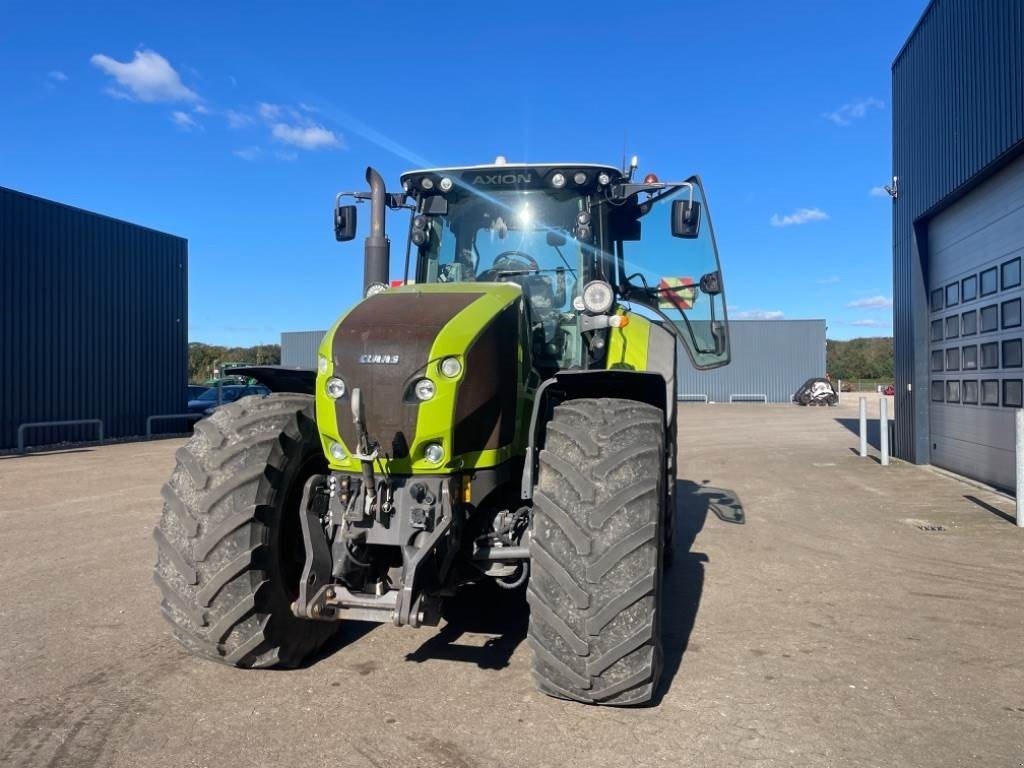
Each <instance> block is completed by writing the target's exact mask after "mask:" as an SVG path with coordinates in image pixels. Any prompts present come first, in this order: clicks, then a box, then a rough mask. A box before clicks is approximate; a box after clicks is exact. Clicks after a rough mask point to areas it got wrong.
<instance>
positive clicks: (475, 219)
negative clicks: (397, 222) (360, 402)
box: [401, 163, 729, 375]
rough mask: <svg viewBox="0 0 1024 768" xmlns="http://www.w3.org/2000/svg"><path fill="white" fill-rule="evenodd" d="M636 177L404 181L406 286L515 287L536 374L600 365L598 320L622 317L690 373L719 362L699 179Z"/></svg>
mask: <svg viewBox="0 0 1024 768" xmlns="http://www.w3.org/2000/svg"><path fill="white" fill-rule="evenodd" d="M631 175H632V171H631V170H630V171H627V172H626V173H623V172H622V171H620V170H618V169H616V168H614V167H611V166H605V165H588V164H574V163H556V164H541V165H531V164H507V163H502V164H496V165H488V166H471V167H464V168H438V169H430V170H421V171H411V172H408V173H405V174H403V175H402V177H401V182H402V188H403V190H404V194H405V195H406V199H407V201H408V204H409V205H410V206H411V207H412V208H413V209H414V215H413V217H412V221H411V227H410V236H409V242H410V249H411V253H410V256H409V257H408V258H407V261H406V273H405V281H407V282H412V281H414V282H415V283H417V284H445V283H481V282H510V283H515V284H517V285H519V286H520V287H521V288H522V291H523V294H524V297H525V298H526V307H527V312H528V315H529V323H530V332H531V344H530V349H531V352H532V355H533V364H534V365H535V367H536V368H537V369H538V371H540V372H541V373H542V375H543V374H545V373H554V372H555V371H558V370H563V369H571V368H581V367H582V368H592V367H595V366H600V365H601V363H602V361H603V359H604V353H605V349H606V344H605V342H606V339H605V338H604V336H605V334H604V333H603V330H604V329H605V328H607V326H602V324H601V322H600V321H595V319H594V318H595V317H598V316H600V315H606V314H609V313H611V314H614V313H618V312H623V311H626V310H634V311H638V312H640V313H641V314H642V315H643V316H645V317H648V318H651V319H652V320H654V321H655V322H658V323H660V324H662V325H663V326H664V327H665V328H667V329H669V330H670V332H672V333H673V334H674V335H676V336H677V337H678V338H679V340H680V341H682V342H683V345H684V347H685V348H686V349H687V351H688V352H689V354H690V357H691V359H692V361H693V364H694V365H695V366H696V367H697V368H701V369H705V368H714V367H718V366H720V365H724V364H725V363H727V362H728V359H729V350H728V340H727V338H726V327H727V325H726V314H725V301H724V293H723V285H722V278H721V273H720V271H719V265H718V252H717V247H716V244H715V238H714V232H713V230H712V226H711V220H710V215H709V213H708V210H707V206H706V204H705V200H704V194H703V189H702V186H701V182H700V179H699V178H697V177H691V178H689V179H687V180H686V181H683V182H677V183H676V182H673V183H662V182H660V181H659V180H658V179H657V177H655V176H654V175H653V174H651V175H648V176H647V178H645V179H644V181H643V182H642V183H633V182H632V181H631V179H630V177H631ZM616 298H618V299H620V300H621V302H616V301H615V299H616Z"/></svg>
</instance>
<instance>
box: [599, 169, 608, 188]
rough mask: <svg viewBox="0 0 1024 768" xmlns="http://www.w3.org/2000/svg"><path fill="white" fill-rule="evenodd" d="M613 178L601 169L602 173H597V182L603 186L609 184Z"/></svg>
mask: <svg viewBox="0 0 1024 768" xmlns="http://www.w3.org/2000/svg"><path fill="white" fill-rule="evenodd" d="M611 180H612V177H611V176H609V175H608V174H607V173H605V172H604V171H601V173H599V174H597V183H598V184H600V185H601V186H602V187H603V186H606V185H607V184H609V183H610V182H611Z"/></svg>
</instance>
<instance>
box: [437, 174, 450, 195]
mask: <svg viewBox="0 0 1024 768" xmlns="http://www.w3.org/2000/svg"><path fill="white" fill-rule="evenodd" d="M437 186H438V187H440V188H441V191H442V192H451V190H452V180H451V179H449V178H448V177H447V176H445V177H444V178H443V179H441V183H440V184H438V185H437Z"/></svg>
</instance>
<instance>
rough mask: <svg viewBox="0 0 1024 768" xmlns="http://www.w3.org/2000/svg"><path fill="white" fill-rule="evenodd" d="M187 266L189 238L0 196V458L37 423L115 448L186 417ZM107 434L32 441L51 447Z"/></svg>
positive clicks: (37, 434) (32, 435)
mask: <svg viewBox="0 0 1024 768" xmlns="http://www.w3.org/2000/svg"><path fill="white" fill-rule="evenodd" d="M187 262H188V243H187V241H186V240H184V239H183V238H180V237H175V236H173V235H168V234H164V233H162V232H156V231H154V230H152V229H147V228H145V227H140V226H136V225H135V224H129V223H127V222H124V221H118V220H117V219H112V218H109V217H107V216H101V215H98V214H95V213H89V212H87V211H83V210H80V209H78V208H72V207H70V206H67V205H62V204H60V203H54V202H51V201H48V200H43V199H41V198H38V197H33V196H31V195H26V194H23V193H20V192H15V191H14V190H10V189H5V188H3V187H0V449H7V448H12V447H14V446H16V444H17V441H18V428H19V426H21V425H24V424H29V423H33V422H51V421H69V420H82V419H90V420H99V422H101V423H102V429H103V434H104V436H105V437H107V438H111V437H114V438H116V437H127V436H133V435H142V434H145V426H146V418H147V417H148V416H150V415H154V414H166V413H181V412H182V410H184V405H185V385H186V384H187V381H188V352H187V344H188V338H187V334H188V330H187V329H188V314H187V306H188V283H187V272H188V263H187ZM99 426H100V425H99V423H97V422H95V421H93V422H91V423H89V424H80V425H77V426H67V425H66V426H61V427H51V428H34V427H32V428H26V429H24V430H23V432H24V438H25V441H26V443H28V444H32V445H44V444H50V443H55V442H63V441H70V442H75V441H82V440H94V439H96V437H97V435H98V430H99Z"/></svg>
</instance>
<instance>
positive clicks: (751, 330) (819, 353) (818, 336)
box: [281, 320, 825, 403]
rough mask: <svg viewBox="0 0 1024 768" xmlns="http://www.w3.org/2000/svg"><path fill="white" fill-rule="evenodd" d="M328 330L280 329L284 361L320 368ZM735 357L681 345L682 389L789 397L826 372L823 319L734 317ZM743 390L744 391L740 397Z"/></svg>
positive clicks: (775, 399)
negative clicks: (694, 352) (722, 362)
mask: <svg viewBox="0 0 1024 768" xmlns="http://www.w3.org/2000/svg"><path fill="white" fill-rule="evenodd" d="M325 333H327V332H326V331H295V332H289V333H282V334H281V365H285V366H291V367H298V368H316V354H317V349H318V348H319V346H320V341H321V340H322V339H323V337H324V334H325ZM729 342H730V344H731V346H732V362H731V363H730V364H729V365H727V366H726V367H724V368H719V369H717V370H714V371H697V370H694V368H693V366H692V365H690V359H689V358H688V357H687V356H686V352H685V351H683V349H682V348H680V349H679V364H678V372H677V382H678V387H677V388H678V393H679V396H680V397H681V398H684V399H687V400H700V401H703V400H705V399H706V400H708V401H709V402H723V403H727V402H729V400H730V398H733V397H735V398H736V399H748V400H760V399H762V398H763V399H764V400H765V402H769V403H788V402H790V399H791V398H792V397H793V393H794V392H796V390H797V388H798V387H799V386H800V385H801V384H803V383H804V382H805V381H807V379H809V378H811V377H812V376H824V375H825V321H824V320H733V321H731V322H730V323H729ZM741 396H744V397H741Z"/></svg>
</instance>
